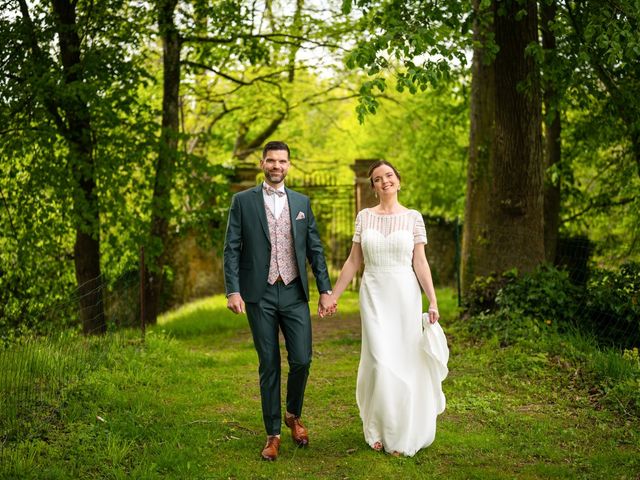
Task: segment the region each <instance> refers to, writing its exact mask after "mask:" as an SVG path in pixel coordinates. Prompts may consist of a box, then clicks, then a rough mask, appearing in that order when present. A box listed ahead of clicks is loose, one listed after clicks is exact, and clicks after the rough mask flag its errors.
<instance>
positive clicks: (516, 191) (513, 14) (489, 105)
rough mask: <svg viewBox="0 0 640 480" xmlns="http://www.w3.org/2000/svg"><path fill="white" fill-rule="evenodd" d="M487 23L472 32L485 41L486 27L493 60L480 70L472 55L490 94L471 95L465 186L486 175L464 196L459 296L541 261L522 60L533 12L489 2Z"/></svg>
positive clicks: (531, 37) (526, 61)
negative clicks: (491, 277) (485, 279)
mask: <svg viewBox="0 0 640 480" xmlns="http://www.w3.org/2000/svg"><path fill="white" fill-rule="evenodd" d="M476 8H478V4H476ZM480 13H481V14H482V13H483V12H480ZM488 15H490V17H491V18H490V21H489V23H485V22H483V21H476V23H475V27H476V28H479V29H480V30H481V32H477V34H479V36H480V39H481V38H482V37H485V38H486V35H487V33H488V31H487V30H485V26H486V25H487V24H491V25H492V27H493V35H494V39H495V47H496V49H497V53H496V55H495V58H494V59H493V62H492V63H491V65H489V66H486V65H484V61H485V55H486V52H485V51H484V50H478V49H476V50H475V51H474V55H478V56H479V63H482V64H483V65H484V66H480V69H481V71H482V70H483V69H484V68H490V69H491V70H492V72H491V73H488V74H485V75H484V76H483V75H482V74H481V75H480V76H479V77H476V78H474V80H473V81H474V82H476V81H480V82H483V80H484V81H486V80H487V79H489V80H490V84H489V86H488V88H489V89H490V91H488V92H485V91H484V88H485V87H486V85H478V86H476V88H475V89H472V100H471V103H472V105H473V106H472V112H473V115H472V117H471V134H470V145H469V150H470V152H472V154H471V155H470V157H469V175H468V182H474V181H477V178H474V175H475V176H477V177H479V178H483V175H487V176H488V178H489V182H486V180H487V177H484V181H485V182H486V183H481V184H480V187H479V188H471V189H470V190H469V191H468V192H467V208H466V209H465V238H464V243H463V248H462V285H463V289H465V290H466V289H467V288H468V287H469V285H470V284H471V282H472V281H473V280H474V278H476V277H477V276H485V275H488V274H490V273H492V272H502V271H505V270H508V269H510V268H514V267H515V268H518V269H519V270H523V271H526V270H530V269H532V268H534V267H535V266H536V265H538V264H539V263H540V262H542V261H544V230H543V192H542V185H543V183H542V173H543V168H542V167H543V163H542V160H543V157H542V150H541V147H542V143H541V142H542V139H541V111H540V109H541V98H540V85H539V80H538V67H537V65H536V62H535V61H534V59H533V57H532V56H531V55H528V54H527V49H528V48H529V47H530V45H531V44H535V43H536V42H537V36H538V30H537V28H538V21H537V5H536V2H535V1H530V0H527V1H523V2H519V1H515V0H513V1H512V0H506V1H500V2H494V3H493V5H492V9H491V12H490V13H489V14H488ZM485 45H486V43H485ZM484 48H485V47H481V49H484ZM475 64H476V62H475V60H474V65H475ZM474 73H476V72H475V71H474ZM474 93H475V95H477V96H475V97H474V96H473V95H474ZM487 99H488V100H489V101H487ZM492 100H493V101H492ZM478 120H480V122H477V121H478ZM488 128H490V129H491V131H490V133H488ZM485 155H486V156H485ZM478 160H479V162H478V163H476V162H477V161H478ZM485 162H486V164H485ZM478 172H481V173H478ZM481 182H482V181H481ZM487 187H489V189H487Z"/></svg>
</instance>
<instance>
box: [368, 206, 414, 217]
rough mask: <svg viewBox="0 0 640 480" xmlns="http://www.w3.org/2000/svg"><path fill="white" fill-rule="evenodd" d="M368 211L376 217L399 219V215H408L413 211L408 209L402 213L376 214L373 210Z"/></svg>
mask: <svg viewBox="0 0 640 480" xmlns="http://www.w3.org/2000/svg"><path fill="white" fill-rule="evenodd" d="M367 211H368V212H369V213H370V214H371V215H375V216H376V217H397V216H398V215H406V214H407V213H409V212H410V211H411V209H409V208H407V209H405V210H403V211H402V212H396V213H377V212H374V211H373V209H372V208H367Z"/></svg>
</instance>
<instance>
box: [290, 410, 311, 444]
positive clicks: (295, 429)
mask: <svg viewBox="0 0 640 480" xmlns="http://www.w3.org/2000/svg"><path fill="white" fill-rule="evenodd" d="M284 423H285V425H286V426H287V427H289V428H290V429H291V438H293V441H294V442H296V444H297V445H298V446H299V447H306V446H307V445H309V434H308V433H307V429H306V428H305V427H304V425H302V423H301V422H300V417H296V416H295V415H291V414H290V413H288V412H287V414H286V415H285V416H284Z"/></svg>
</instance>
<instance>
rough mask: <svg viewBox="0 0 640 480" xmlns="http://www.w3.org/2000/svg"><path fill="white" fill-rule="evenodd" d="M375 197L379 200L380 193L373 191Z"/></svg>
mask: <svg viewBox="0 0 640 480" xmlns="http://www.w3.org/2000/svg"><path fill="white" fill-rule="evenodd" d="M373 196H374V197H376V198H378V192H376V191H375V190H374V191H373Z"/></svg>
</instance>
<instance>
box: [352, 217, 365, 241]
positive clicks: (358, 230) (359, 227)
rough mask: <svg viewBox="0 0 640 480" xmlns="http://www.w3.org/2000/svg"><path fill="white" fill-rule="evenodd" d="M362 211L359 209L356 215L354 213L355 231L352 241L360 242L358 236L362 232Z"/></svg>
mask: <svg viewBox="0 0 640 480" xmlns="http://www.w3.org/2000/svg"><path fill="white" fill-rule="evenodd" d="M362 212H363V210H360V211H359V212H358V215H356V228H355V231H354V233H353V238H352V239H351V240H352V241H353V242H354V243H360V242H361V240H360V236H361V234H362Z"/></svg>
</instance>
